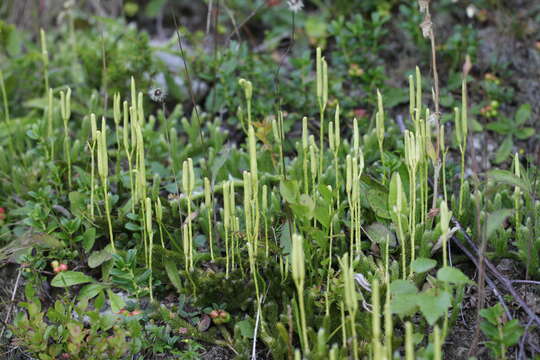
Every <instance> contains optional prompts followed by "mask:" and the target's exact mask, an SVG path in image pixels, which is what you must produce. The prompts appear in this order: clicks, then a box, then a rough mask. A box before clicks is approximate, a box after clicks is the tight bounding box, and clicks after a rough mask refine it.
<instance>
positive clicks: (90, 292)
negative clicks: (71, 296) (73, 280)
mask: <svg viewBox="0 0 540 360" xmlns="http://www.w3.org/2000/svg"><path fill="white" fill-rule="evenodd" d="M106 288H107V286H106V285H103V284H99V283H95V284H88V285H85V286H83V287H82V289H81V290H80V291H79V295H78V297H79V299H82V298H86V299H92V298H94V297H95V296H97V295H98V294H99V293H100V292H101V291H103V290H105V289H106Z"/></svg>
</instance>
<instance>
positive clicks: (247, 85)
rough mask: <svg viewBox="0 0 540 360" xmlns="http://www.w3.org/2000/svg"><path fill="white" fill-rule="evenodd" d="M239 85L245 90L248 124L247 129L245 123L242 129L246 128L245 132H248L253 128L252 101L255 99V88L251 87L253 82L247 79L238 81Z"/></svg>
mask: <svg viewBox="0 0 540 360" xmlns="http://www.w3.org/2000/svg"><path fill="white" fill-rule="evenodd" d="M238 85H240V86H241V87H242V88H243V89H244V96H245V98H246V104H247V117H248V123H247V128H246V127H245V126H244V124H243V123H242V127H243V128H244V132H247V129H249V128H250V127H251V99H252V98H253V86H252V85H251V81H248V80H246V79H240V80H238Z"/></svg>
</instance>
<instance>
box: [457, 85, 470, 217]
mask: <svg viewBox="0 0 540 360" xmlns="http://www.w3.org/2000/svg"><path fill="white" fill-rule="evenodd" d="M467 107H468V105H467V81H466V79H463V81H462V83H461V116H459V114H458V110H455V113H456V116H455V126H456V138H457V141H458V145H459V150H460V152H461V175H460V186H459V215H460V216H461V214H462V213H463V182H464V181H465V153H466V152H467V133H468V117H467Z"/></svg>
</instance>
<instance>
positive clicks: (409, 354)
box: [405, 321, 414, 360]
mask: <svg viewBox="0 0 540 360" xmlns="http://www.w3.org/2000/svg"><path fill="white" fill-rule="evenodd" d="M405 360H414V344H413V327H412V324H411V323H410V322H409V321H407V322H406V323H405Z"/></svg>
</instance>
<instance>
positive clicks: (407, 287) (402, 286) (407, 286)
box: [390, 279, 418, 295]
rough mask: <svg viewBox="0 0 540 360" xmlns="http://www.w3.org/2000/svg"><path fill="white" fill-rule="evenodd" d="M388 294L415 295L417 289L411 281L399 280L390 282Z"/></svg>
mask: <svg viewBox="0 0 540 360" xmlns="http://www.w3.org/2000/svg"><path fill="white" fill-rule="evenodd" d="M390 292H391V294H392V295H403V294H416V293H417V292H418V289H417V288H416V286H414V284H413V283H412V282H411V281H409V280H401V279H400V280H394V281H392V283H391V284H390Z"/></svg>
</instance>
